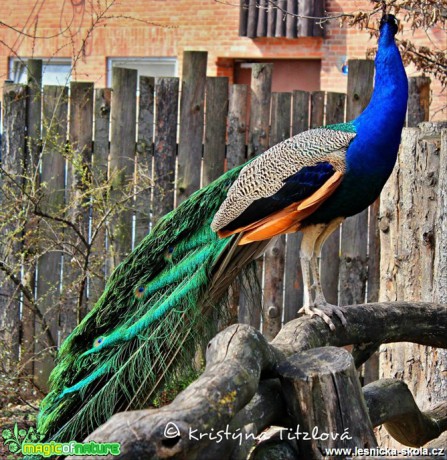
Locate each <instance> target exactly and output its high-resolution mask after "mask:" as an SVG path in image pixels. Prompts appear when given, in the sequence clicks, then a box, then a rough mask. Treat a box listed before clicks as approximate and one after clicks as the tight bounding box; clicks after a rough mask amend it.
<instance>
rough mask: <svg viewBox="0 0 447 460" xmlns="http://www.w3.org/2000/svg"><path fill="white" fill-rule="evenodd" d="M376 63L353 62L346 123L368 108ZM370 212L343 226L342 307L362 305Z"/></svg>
mask: <svg viewBox="0 0 447 460" xmlns="http://www.w3.org/2000/svg"><path fill="white" fill-rule="evenodd" d="M373 77H374V62H373V61H368V60H350V61H349V75H348V94H347V107H346V119H347V120H352V119H354V118H355V117H356V116H358V115H359V114H360V113H361V112H362V111H363V109H364V108H365V107H366V106H367V105H368V102H369V100H370V98H371V94H372V90H373ZM367 241H368V210H367V209H365V210H364V211H363V212H361V213H360V214H357V215H356V216H353V217H349V218H348V219H346V220H345V221H344V222H343V225H342V232H341V259H340V275H339V276H340V283H339V285H340V293H339V303H340V305H351V304H356V303H361V302H363V300H364V297H365V291H366V277H367Z"/></svg>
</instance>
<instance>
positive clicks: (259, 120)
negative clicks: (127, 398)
mask: <svg viewBox="0 0 447 460" xmlns="http://www.w3.org/2000/svg"><path fill="white" fill-rule="evenodd" d="M272 72H273V64H264V63H263V64H253V66H252V69H251V85H250V87H251V100H250V130H249V140H248V158H253V157H255V156H256V155H259V154H260V153H262V152H264V151H265V150H267V149H268V147H269V135H268V134H269V121H270V120H269V118H270V98H271V91H272Z"/></svg>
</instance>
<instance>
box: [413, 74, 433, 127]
mask: <svg viewBox="0 0 447 460" xmlns="http://www.w3.org/2000/svg"><path fill="white" fill-rule="evenodd" d="M430 83H431V80H430V78H428V77H410V78H409V79H408V111H407V127H408V128H413V127H416V126H417V125H418V124H419V123H422V122H423V121H428V119H429V117H430Z"/></svg>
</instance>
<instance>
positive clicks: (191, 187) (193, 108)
mask: <svg viewBox="0 0 447 460" xmlns="http://www.w3.org/2000/svg"><path fill="white" fill-rule="evenodd" d="M207 59H208V53H207V52H206V51H185V52H184V53H183V73H182V95H181V102H180V138H179V146H178V180H177V206H178V205H179V204H180V203H182V202H183V201H185V200H186V199H187V198H188V197H189V196H190V195H191V193H193V192H195V191H196V190H197V189H198V188H199V187H200V175H201V169H202V168H201V162H202V142H203V114H204V101H205V82H206V64H207Z"/></svg>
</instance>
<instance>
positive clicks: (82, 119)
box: [60, 82, 94, 340]
mask: <svg viewBox="0 0 447 460" xmlns="http://www.w3.org/2000/svg"><path fill="white" fill-rule="evenodd" d="M93 98H94V92H93V83H87V82H72V83H71V85H70V117H69V118H70V126H69V142H70V151H69V155H68V171H67V190H66V194H67V195H66V200H67V205H68V206H67V217H68V218H69V219H70V220H71V221H72V222H73V224H74V225H75V227H76V228H77V231H78V234H76V235H73V237H71V238H70V240H71V241H72V243H74V244H75V245H76V246H77V247H78V249H77V250H73V249H70V248H68V252H66V254H65V257H64V269H63V297H64V301H63V306H62V308H61V313H60V325H61V340H64V339H65V337H67V336H68V334H70V332H71V331H72V330H73V328H74V327H75V326H76V324H78V322H79V321H80V320H81V319H82V318H83V317H84V316H85V315H86V313H87V271H86V270H85V257H87V256H88V254H87V252H88V251H89V249H88V248H87V246H86V244H85V243H86V242H87V241H88V238H89V236H88V235H89V212H88V209H89V192H88V189H89V188H90V187H91V169H92V139H93ZM66 231H67V232H70V234H71V233H72V229H66ZM73 247H74V246H73Z"/></svg>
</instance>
